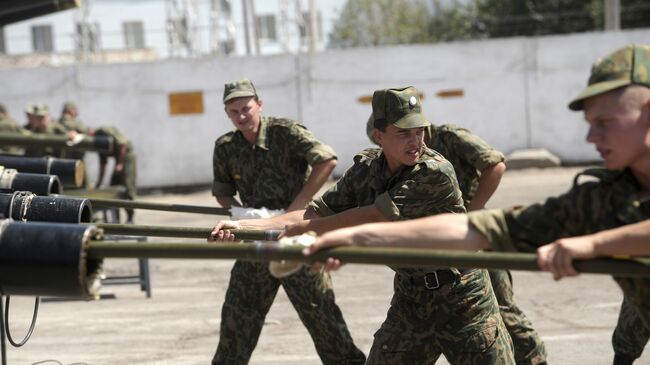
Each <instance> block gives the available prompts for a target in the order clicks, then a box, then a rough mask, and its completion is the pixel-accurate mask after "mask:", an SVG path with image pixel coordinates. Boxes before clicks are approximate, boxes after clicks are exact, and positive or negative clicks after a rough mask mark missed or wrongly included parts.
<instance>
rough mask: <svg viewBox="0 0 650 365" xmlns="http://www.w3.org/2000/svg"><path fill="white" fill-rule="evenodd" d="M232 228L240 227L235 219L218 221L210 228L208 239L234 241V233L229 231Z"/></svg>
mask: <svg viewBox="0 0 650 365" xmlns="http://www.w3.org/2000/svg"><path fill="white" fill-rule="evenodd" d="M232 229H240V226H239V223H238V222H237V221H219V222H217V224H216V225H215V226H214V228H212V232H211V233H210V236H209V237H208V241H234V240H235V234H234V233H232V232H231V230H232Z"/></svg>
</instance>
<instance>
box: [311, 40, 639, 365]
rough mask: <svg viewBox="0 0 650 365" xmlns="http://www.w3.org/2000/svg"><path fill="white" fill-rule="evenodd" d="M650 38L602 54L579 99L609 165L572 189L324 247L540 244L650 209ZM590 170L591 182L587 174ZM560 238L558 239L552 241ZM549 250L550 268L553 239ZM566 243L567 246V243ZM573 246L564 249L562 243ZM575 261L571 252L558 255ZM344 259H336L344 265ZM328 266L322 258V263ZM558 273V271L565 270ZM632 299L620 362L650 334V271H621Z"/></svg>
mask: <svg viewBox="0 0 650 365" xmlns="http://www.w3.org/2000/svg"><path fill="white" fill-rule="evenodd" d="M649 69H650V46H646V45H631V46H627V47H624V48H622V49H619V50H617V51H615V52H613V53H611V54H609V55H608V56H607V57H605V58H603V59H601V60H599V61H597V62H596V63H595V64H594V65H593V67H592V70H591V77H590V78H589V82H588V87H587V88H586V89H585V90H584V91H583V92H582V93H581V94H580V95H579V96H578V97H577V98H576V99H574V100H573V101H572V102H571V103H570V104H569V108H570V109H571V110H575V111H579V110H584V115H585V119H586V120H587V122H588V123H589V132H588V134H587V142H589V143H593V144H594V145H595V146H596V149H597V150H598V152H599V153H600V155H601V157H602V158H603V159H604V162H605V167H606V169H589V170H586V171H584V172H582V173H580V174H578V175H577V176H576V178H575V180H574V186H573V188H572V189H571V190H570V191H569V192H567V193H565V194H563V195H561V196H559V197H555V198H549V199H548V200H546V202H545V203H543V204H534V205H531V206H529V207H513V208H510V209H504V210H490V211H475V212H470V213H469V214H468V215H467V216H463V215H449V214H447V215H439V216H435V217H429V218H423V219H420V220H414V221H409V222H400V223H394V224H373V225H364V226H360V227H353V228H350V229H347V230H340V231H335V232H330V233H327V234H325V235H324V236H323V237H321V238H320V239H319V240H318V241H317V243H316V244H315V245H313V246H312V247H310V248H308V249H306V250H305V254H308V253H310V252H314V251H316V250H317V249H320V248H323V247H330V246H339V245H346V244H354V243H355V242H363V245H364V246H373V245H377V246H381V245H385V244H386V243H387V242H390V244H391V246H399V247H431V248H445V249H460V250H479V249H493V250H508V251H515V250H518V251H529V252H531V251H532V252H534V251H536V250H537V249H538V247H540V246H544V245H546V244H548V243H553V242H555V241H557V240H560V239H562V238H565V237H570V236H580V235H589V234H594V233H597V232H600V231H604V230H607V229H613V228H616V227H620V226H624V225H628V224H633V223H637V222H640V221H643V220H647V219H648V218H650V199H649V198H650V143H649V141H650V73H649V72H648V70H649ZM583 177H586V178H588V179H587V181H584V179H582V178H583ZM594 179H595V181H594ZM553 245H554V246H553ZM553 245H552V246H551V247H549V248H544V249H542V251H540V264H541V267H542V268H548V260H549V259H553V257H550V256H548V254H549V252H548V251H547V250H550V251H551V252H552V251H553V250H554V247H557V246H558V243H557V242H556V243H554V244H553ZM560 247H561V246H560ZM559 252H561V255H565V252H564V250H560V251H559ZM558 260H560V261H561V262H564V263H566V262H567V261H569V260H570V257H567V256H563V257H561V258H558ZM340 264H341V263H340V261H338V260H334V259H328V260H327V262H326V264H325V266H326V267H327V268H329V269H336V268H338V267H339V266H340ZM319 266H320V265H315V267H316V268H318V267H319ZM556 277H557V275H556ZM614 280H615V281H616V282H617V283H618V284H619V286H620V287H621V289H622V290H623V297H624V298H623V303H622V305H621V312H620V314H619V319H618V323H617V326H616V329H615V330H614V335H613V338H612V344H613V347H614V354H615V355H614V364H617V365H624V364H632V363H633V361H634V360H635V359H636V358H638V357H640V356H641V352H642V351H643V348H644V347H645V345H646V344H647V342H648V339H649V338H650V279H648V278H632V277H617V276H615V277H614Z"/></svg>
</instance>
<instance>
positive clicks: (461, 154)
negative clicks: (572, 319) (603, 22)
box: [427, 125, 546, 365]
mask: <svg viewBox="0 0 650 365" xmlns="http://www.w3.org/2000/svg"><path fill="white" fill-rule="evenodd" d="M427 134H428V136H429V139H428V140H427V146H428V147H429V148H432V149H434V150H436V151H438V152H439V153H441V154H442V155H443V156H445V158H446V159H447V160H449V162H451V164H452V165H453V166H454V170H455V172H456V177H457V178H458V185H459V186H460V190H461V191H462V192H463V201H464V202H465V207H467V206H468V205H469V202H470V201H471V200H472V199H473V198H474V194H475V193H476V189H477V187H478V180H479V177H480V171H483V170H484V169H486V168H488V167H490V166H494V165H496V164H498V163H499V162H502V161H504V159H505V158H504V156H503V154H502V153H501V152H499V151H497V150H495V149H494V148H492V147H491V146H490V145H489V144H487V143H486V142H485V141H484V140H483V139H481V138H479V137H478V136H476V135H473V134H471V133H470V132H469V131H468V130H467V129H464V128H460V127H457V126H454V125H440V126H434V125H431V127H429V128H428V133H427ZM488 272H489V273H490V281H491V282H492V290H494V294H495V295H496V298H497V302H498V303H499V310H500V312H501V317H502V318H503V322H504V323H505V325H506V328H508V333H509V334H510V337H511V338H512V344H513V346H514V349H515V360H516V362H517V364H518V365H524V364H531V365H536V364H543V363H544V362H545V361H546V348H545V347H544V342H543V341H542V339H541V338H540V337H539V334H537V332H536V331H535V329H534V328H533V325H532V323H531V322H530V320H529V319H528V318H527V317H526V315H525V314H524V313H523V312H522V311H521V309H519V307H518V306H517V303H516V301H515V298H514V295H513V291H512V275H511V274H510V272H509V271H508V270H489V271H488Z"/></svg>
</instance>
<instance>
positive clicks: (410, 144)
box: [375, 124, 424, 173]
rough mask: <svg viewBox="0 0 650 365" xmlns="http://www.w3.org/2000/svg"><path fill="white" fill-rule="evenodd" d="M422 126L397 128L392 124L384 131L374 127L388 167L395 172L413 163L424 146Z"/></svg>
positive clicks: (416, 160) (418, 157)
mask: <svg viewBox="0 0 650 365" xmlns="http://www.w3.org/2000/svg"><path fill="white" fill-rule="evenodd" d="M423 138H424V128H408V129H403V128H398V127H395V126H394V125H392V124H389V125H388V126H387V127H386V132H382V131H380V130H379V129H375V139H376V140H377V143H378V144H379V145H380V146H381V147H382V149H383V150H384V155H385V156H386V161H387V162H388V168H389V169H390V170H391V172H393V173H394V172H397V171H398V170H399V169H400V168H402V167H404V166H413V165H415V164H416V163H417V162H418V160H419V159H420V156H421V155H422V149H423V147H424V141H423Z"/></svg>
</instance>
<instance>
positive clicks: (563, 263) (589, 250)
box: [537, 236, 596, 280]
mask: <svg viewBox="0 0 650 365" xmlns="http://www.w3.org/2000/svg"><path fill="white" fill-rule="evenodd" d="M594 257H596V254H595V250H594V241H593V239H592V238H591V236H580V237H571V238H562V239H559V240H557V241H555V242H552V243H549V244H548V245H544V246H542V247H540V248H538V249H537V265H538V266H539V268H540V269H542V270H544V271H550V272H551V273H552V274H553V278H554V279H555V280H560V279H561V278H563V277H566V276H576V275H578V274H579V273H578V272H577V271H576V269H575V268H574V267H573V260H574V259H591V258H594Z"/></svg>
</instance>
